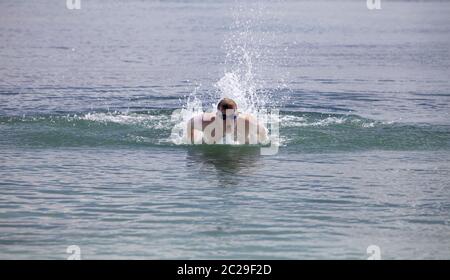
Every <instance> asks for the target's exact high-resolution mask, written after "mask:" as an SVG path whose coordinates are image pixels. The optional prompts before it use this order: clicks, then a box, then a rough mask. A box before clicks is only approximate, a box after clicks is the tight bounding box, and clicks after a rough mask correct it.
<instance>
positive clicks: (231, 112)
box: [217, 98, 237, 120]
mask: <svg viewBox="0 0 450 280" xmlns="http://www.w3.org/2000/svg"><path fill="white" fill-rule="evenodd" d="M236 110H237V104H236V102H234V100H233V99H230V98H223V99H222V100H220V102H219V104H217V111H218V113H219V112H220V113H222V118H223V120H226V119H227V118H228V117H230V118H236Z"/></svg>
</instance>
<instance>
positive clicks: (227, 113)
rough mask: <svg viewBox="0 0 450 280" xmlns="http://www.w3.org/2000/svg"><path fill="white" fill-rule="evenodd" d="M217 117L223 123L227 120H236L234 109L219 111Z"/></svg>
mask: <svg viewBox="0 0 450 280" xmlns="http://www.w3.org/2000/svg"><path fill="white" fill-rule="evenodd" d="M218 115H219V117H220V118H221V119H222V120H223V121H226V120H227V119H229V120H232V119H234V120H235V119H236V118H237V112H236V109H224V110H220V112H218Z"/></svg>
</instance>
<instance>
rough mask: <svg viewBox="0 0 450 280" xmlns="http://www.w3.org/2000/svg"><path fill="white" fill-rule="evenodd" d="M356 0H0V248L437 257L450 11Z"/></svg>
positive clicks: (17, 252) (446, 248) (14, 252)
mask: <svg viewBox="0 0 450 280" xmlns="http://www.w3.org/2000/svg"><path fill="white" fill-rule="evenodd" d="M365 2H366V1H362V0H361V1H319V2H317V1H304V2H303V1H267V2H261V1H258V2H247V1H246V2H243V1H242V2H239V1H236V2H233V1H182V2H179V1H166V2H153V1H107V2H106V1H98V0H90V1H83V0H82V6H81V9H80V10H76V9H74V10H69V9H67V8H66V5H65V1H50V0H49V1H31V2H30V1H2V2H1V3H0V14H1V15H0V135H1V136H0V178H1V180H0V258H15V259H36V258H51V259H66V258H68V257H69V256H70V254H69V253H70V252H71V251H70V250H69V251H67V248H68V247H69V246H71V245H75V246H77V247H76V248H79V252H80V256H81V258H82V259H98V258H108V259H117V258H171V259H173V258H307V259H310V258H320V259H325V258H327V259H328V258H339V259H342V258H345V259H348V258H352V259H366V258H368V257H370V255H368V253H367V248H369V246H371V245H375V246H377V247H376V248H379V249H380V251H381V258H384V259H399V258H413V259H419V258H429V259H435V258H440V259H442V258H443V259H448V258H449V257H450V225H449V220H450V179H449V177H450V166H449V163H450V162H449V161H450V122H449V112H450V111H449V109H450V84H449V73H450V72H449V67H450V60H449V53H450V40H449V38H450V36H449V35H450V20H449V17H448V14H449V13H450V4H449V3H447V2H414V1H406V2H402V1H396V2H392V1H382V9H381V10H368V9H367V7H366V3H365ZM224 96H226V97H231V98H234V99H236V101H237V102H238V104H239V107H240V110H242V111H243V112H257V111H258V110H261V109H279V110H280V115H279V119H278V121H279V124H280V131H279V137H280V142H279V151H278V153H277V154H276V155H272V156H262V155H261V153H260V150H259V148H257V147H247V146H234V147H230V146H221V145H213V146H207V145H185V144H183V142H182V137H183V133H179V134H173V129H174V128H180V129H181V131H183V129H184V124H185V121H186V120H188V119H189V118H190V117H192V116H194V115H195V114H199V113H200V112H202V111H208V110H209V111H211V110H213V108H214V106H215V105H216V104H217V102H218V100H219V99H220V98H221V97H224ZM177 109H180V110H178V111H176V110H177ZM174 112H175V113H174ZM70 248H72V247H70ZM371 248H372V247H371ZM68 252H69V253H68Z"/></svg>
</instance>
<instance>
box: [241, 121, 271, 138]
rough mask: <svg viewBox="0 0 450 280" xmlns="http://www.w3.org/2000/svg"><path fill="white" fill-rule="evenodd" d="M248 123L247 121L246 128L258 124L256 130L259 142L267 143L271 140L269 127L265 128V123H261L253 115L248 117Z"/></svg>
mask: <svg viewBox="0 0 450 280" xmlns="http://www.w3.org/2000/svg"><path fill="white" fill-rule="evenodd" d="M246 123H247V125H246V128H249V127H250V125H254V126H256V131H257V135H258V143H265V142H267V141H268V140H269V137H268V135H267V134H268V132H267V128H265V127H264V126H263V125H261V124H260V123H259V122H258V120H257V119H255V118H254V117H252V116H249V117H247V118H246ZM247 134H248V130H247ZM247 144H248V143H247Z"/></svg>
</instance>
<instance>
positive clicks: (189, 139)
mask: <svg viewBox="0 0 450 280" xmlns="http://www.w3.org/2000/svg"><path fill="white" fill-rule="evenodd" d="M186 137H187V142H188V143H190V144H192V139H194V118H192V119H190V120H189V121H188V123H187V129H186Z"/></svg>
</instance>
